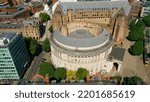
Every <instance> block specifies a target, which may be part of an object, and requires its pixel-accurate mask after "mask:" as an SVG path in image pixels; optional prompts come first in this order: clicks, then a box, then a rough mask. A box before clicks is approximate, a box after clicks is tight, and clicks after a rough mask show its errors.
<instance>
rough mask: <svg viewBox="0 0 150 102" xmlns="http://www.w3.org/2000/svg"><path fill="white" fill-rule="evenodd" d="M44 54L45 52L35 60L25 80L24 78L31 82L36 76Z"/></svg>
mask: <svg viewBox="0 0 150 102" xmlns="http://www.w3.org/2000/svg"><path fill="white" fill-rule="evenodd" d="M43 54H44V52H42V53H40V55H39V56H37V57H36V58H34V60H33V61H32V64H31V66H30V68H29V69H28V70H27V72H26V74H25V75H24V78H23V79H24V80H27V81H31V79H32V77H33V76H34V75H35V74H36V72H37V70H38V68H39V64H40V62H41V59H42V56H43Z"/></svg>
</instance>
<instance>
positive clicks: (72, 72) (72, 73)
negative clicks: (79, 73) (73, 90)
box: [67, 70, 76, 80]
mask: <svg viewBox="0 0 150 102" xmlns="http://www.w3.org/2000/svg"><path fill="white" fill-rule="evenodd" d="M67 79H68V80H74V79H76V71H75V70H68V71H67Z"/></svg>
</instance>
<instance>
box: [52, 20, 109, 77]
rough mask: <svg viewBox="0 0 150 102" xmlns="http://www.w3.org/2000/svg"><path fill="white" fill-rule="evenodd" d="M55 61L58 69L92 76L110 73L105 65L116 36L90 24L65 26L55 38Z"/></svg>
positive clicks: (53, 39)
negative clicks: (113, 38)
mask: <svg viewBox="0 0 150 102" xmlns="http://www.w3.org/2000/svg"><path fill="white" fill-rule="evenodd" d="M50 41H51V60H52V63H53V64H54V66H55V67H56V68H57V67H65V68H67V69H70V70H77V69H78V68H80V67H83V68H86V69H87V70H89V72H90V75H92V74H95V73H96V72H99V71H101V70H105V71H110V70H111V68H110V69H106V68H105V67H104V64H105V62H106V60H107V57H108V55H109V54H110V52H111V50H112V36H111V35H110V34H109V32H107V31H106V29H104V28H101V27H100V26H98V25H96V24H92V23H87V22H71V23H68V24H67V25H63V26H62V27H61V28H60V29H59V30H56V31H55V32H54V33H53V34H52V36H51V39H50Z"/></svg>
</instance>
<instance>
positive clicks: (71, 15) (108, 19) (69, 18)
mask: <svg viewBox="0 0 150 102" xmlns="http://www.w3.org/2000/svg"><path fill="white" fill-rule="evenodd" d="M119 2H121V3H122V4H118V5H123V6H122V7H117V6H113V5H115V3H119ZM88 3H89V4H91V5H92V4H93V5H92V7H89V8H88V6H87V4H88ZM96 3H97V4H100V3H101V4H100V5H98V7H94V5H96V6H97V4H96ZM72 4H73V5H72V7H69V6H68V5H71V4H69V3H67V2H66V3H59V4H58V6H57V7H56V9H55V12H54V14H53V15H52V24H53V28H54V29H58V28H59V27H61V26H62V25H65V24H67V23H70V22H76V21H86V22H90V23H96V24H98V25H100V26H103V27H105V28H106V29H107V30H109V32H110V33H111V34H112V35H113V38H114V41H115V44H120V43H121V42H122V41H123V39H124V37H125V36H126V35H127V32H128V19H129V17H130V9H131V6H130V4H129V3H128V1H108V2H107V3H106V2H105V1H97V2H96V1H95V2H94V1H93V2H92V1H87V2H80V3H79V2H74V3H72ZM102 5H104V7H101V6H102ZM74 6H79V7H80V6H83V7H80V8H76V7H74ZM67 7H68V8H67ZM110 7H111V8H110ZM66 8H67V9H66ZM119 20H121V21H122V22H119Z"/></svg>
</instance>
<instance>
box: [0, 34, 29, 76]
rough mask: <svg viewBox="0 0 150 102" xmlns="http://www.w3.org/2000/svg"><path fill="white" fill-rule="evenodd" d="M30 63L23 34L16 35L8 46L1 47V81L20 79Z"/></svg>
mask: <svg viewBox="0 0 150 102" xmlns="http://www.w3.org/2000/svg"><path fill="white" fill-rule="evenodd" d="M9 34H11V33H9ZM3 35H5V34H3ZM6 39H7V38H6ZM0 40H1V39H0ZM28 62H29V56H28V53H27V49H26V46H25V42H24V39H23V36H22V35H21V34H15V35H14V36H13V37H12V38H11V39H9V41H8V43H7V44H4V45H0V79H20V77H21V76H22V74H23V72H24V71H25V69H26V65H27V64H28Z"/></svg>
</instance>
